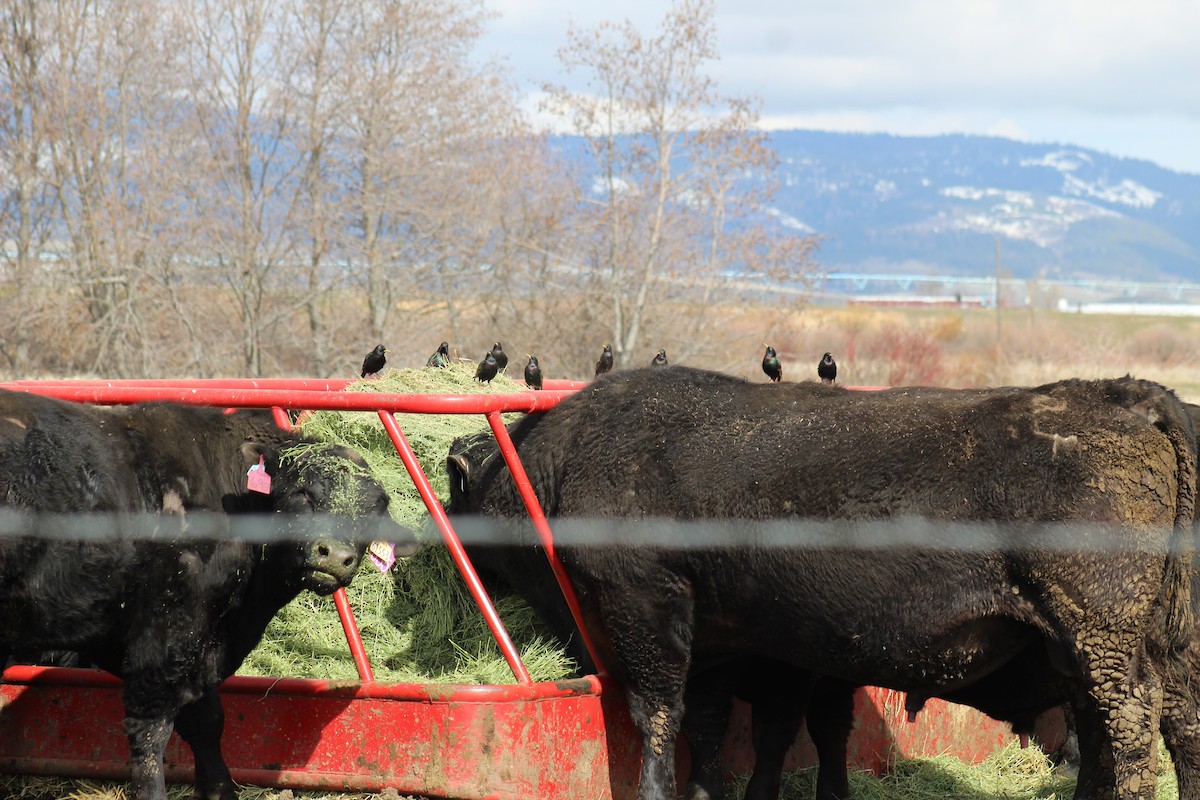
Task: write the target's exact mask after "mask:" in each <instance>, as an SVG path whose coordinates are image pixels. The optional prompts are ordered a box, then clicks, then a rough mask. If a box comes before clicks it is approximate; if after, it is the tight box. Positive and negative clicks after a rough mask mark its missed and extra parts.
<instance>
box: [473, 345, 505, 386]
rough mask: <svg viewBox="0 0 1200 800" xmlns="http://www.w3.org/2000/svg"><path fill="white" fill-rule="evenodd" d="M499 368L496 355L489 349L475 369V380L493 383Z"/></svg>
mask: <svg viewBox="0 0 1200 800" xmlns="http://www.w3.org/2000/svg"><path fill="white" fill-rule="evenodd" d="M498 369H499V368H498V367H497V366H496V357H495V356H494V355H492V353H491V351H490V350H489V351H488V352H487V353H486V354H485V355H484V357H483V361H480V362H479V367H478V369H476V370H475V380H477V381H480V382H481V383H491V381H492V378H494V377H496V372H497V370H498Z"/></svg>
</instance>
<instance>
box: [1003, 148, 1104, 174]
mask: <svg viewBox="0 0 1200 800" xmlns="http://www.w3.org/2000/svg"><path fill="white" fill-rule="evenodd" d="M1020 163H1021V166H1022V167H1049V168H1050V169H1056V170H1058V171H1059V172H1063V173H1066V172H1074V171H1075V170H1077V169H1079V168H1080V167H1082V166H1085V165H1087V164H1091V163H1092V157H1091V156H1090V155H1088V154H1087V153H1083V152H1080V151H1079V150H1055V151H1053V152H1050V153H1046V154H1045V155H1044V156H1042V157H1041V158H1022V159H1021V162H1020Z"/></svg>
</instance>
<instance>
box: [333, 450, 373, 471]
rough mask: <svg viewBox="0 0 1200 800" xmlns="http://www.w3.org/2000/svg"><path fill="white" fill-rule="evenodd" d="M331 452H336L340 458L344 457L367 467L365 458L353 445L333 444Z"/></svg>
mask: <svg viewBox="0 0 1200 800" xmlns="http://www.w3.org/2000/svg"><path fill="white" fill-rule="evenodd" d="M333 452H335V453H337V454H338V455H339V456H341V457H342V458H344V459H346V460H348V461H353V462H354V463H355V464H357V465H358V466H360V467H364V468H368V469H369V466H368V464H367V460H366V459H365V458H363V457H362V454H360V453H359V452H358V451H357V450H355V449H354V448H353V447H346V446H344V445H340V444H339V445H334V447H333Z"/></svg>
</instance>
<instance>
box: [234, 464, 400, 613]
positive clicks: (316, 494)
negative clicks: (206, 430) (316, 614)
mask: <svg viewBox="0 0 1200 800" xmlns="http://www.w3.org/2000/svg"><path fill="white" fill-rule="evenodd" d="M248 447H250V449H251V450H253V443H249V444H248ZM248 460H252V461H253V462H256V461H257V456H255V455H254V454H253V453H250V454H248ZM277 463H278V466H277V467H276V468H275V472H274V474H273V475H272V485H271V505H272V508H273V510H274V511H275V512H277V513H278V514H281V515H285V516H284V519H285V520H286V521H285V523H284V527H285V528H287V529H288V530H289V531H290V533H291V534H292V535H291V536H289V537H287V538H289V540H290V541H289V542H287V543H286V544H285V545H281V547H286V548H288V553H287V557H288V559H289V561H290V563H289V565H288V567H287V571H288V576H287V579H288V581H289V582H291V583H293V584H294V585H296V586H298V587H299V588H303V589H309V590H311V591H313V592H316V593H317V594H331V593H332V592H334V591H336V590H337V589H339V588H341V587H343V586H346V585H348V584H349V583H350V581H351V579H352V578H353V577H354V574H355V572H356V571H357V570H358V565H359V562H360V560H361V559H362V556H363V552H364V551H365V550H366V546H367V544H368V543H370V542H371V541H373V540H377V539H378V540H383V541H387V542H391V543H393V544H394V545H395V546H396V555H398V556H406V555H412V554H413V553H414V552H416V550H417V540H416V537H415V536H414V535H413V532H412V531H410V530H409V529H408V528H405V527H403V526H401V525H398V524H397V523H396V522H395V521H394V520H393V519H392V517H391V515H390V514H389V513H388V502H389V497H388V493H387V492H386V491H385V490H384V488H383V486H382V485H381V484H380V483H379V481H378V480H376V479H375V477H374V476H373V475H372V474H371V471H370V469H369V468H368V467H367V463H366V461H365V460H364V459H363V457H362V456H361V455H359V454H358V453H357V452H355V451H354V450H351V449H350V448H348V447H342V446H340V445H331V444H324V443H303V444H299V445H294V446H292V447H290V448H288V449H286V450H284V451H283V452H282V453H281V454H280V456H279V459H278V462H277Z"/></svg>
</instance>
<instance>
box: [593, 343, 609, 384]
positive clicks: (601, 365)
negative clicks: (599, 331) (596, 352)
mask: <svg viewBox="0 0 1200 800" xmlns="http://www.w3.org/2000/svg"><path fill="white" fill-rule="evenodd" d="M612 365H613V358H612V345H611V344H606V345H604V352H603V353H601V354H600V360H599V361H597V362H596V377H597V378H598V377H600V376H601V375H603V374H604V373H606V372H608V371H609V370H610V369H612Z"/></svg>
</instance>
